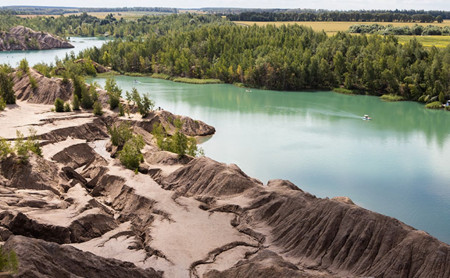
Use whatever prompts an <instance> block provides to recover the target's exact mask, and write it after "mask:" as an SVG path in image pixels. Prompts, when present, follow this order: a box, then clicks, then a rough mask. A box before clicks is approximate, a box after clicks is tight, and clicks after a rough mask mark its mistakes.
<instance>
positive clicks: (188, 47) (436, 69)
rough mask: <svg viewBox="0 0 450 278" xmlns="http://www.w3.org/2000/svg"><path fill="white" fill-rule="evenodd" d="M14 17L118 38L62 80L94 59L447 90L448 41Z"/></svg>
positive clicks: (206, 72)
mask: <svg viewBox="0 0 450 278" xmlns="http://www.w3.org/2000/svg"><path fill="white" fill-rule="evenodd" d="M10 16H12V15H6V16H5V15H4V16H3V17H0V18H1V19H2V20H1V24H0V26H1V28H5V26H7V25H11V24H13V25H14V24H15V23H12V22H7V20H5V17H10ZM17 20H18V21H21V20H22V21H24V22H25V23H27V25H28V26H30V27H32V28H35V29H36V30H44V31H50V32H54V33H58V34H61V33H64V34H67V35H91V36H93V35H99V34H103V33H104V32H110V33H111V34H114V36H116V37H117V38H116V39H115V40H111V41H109V42H108V43H106V44H104V45H103V46H102V47H101V48H91V49H88V50H85V51H83V52H81V53H80V54H79V55H78V56H77V57H75V55H68V56H66V58H65V59H63V60H62V61H58V62H57V65H56V68H66V72H65V73H64V71H63V72H62V73H61V71H59V73H58V75H60V76H61V75H63V76H65V78H67V77H70V76H71V75H73V74H74V73H77V74H83V73H85V74H86V73H87V74H95V70H94V69H93V67H92V64H91V63H90V61H95V62H98V63H100V64H102V65H104V66H109V67H111V68H112V69H113V70H115V71H117V72H119V73H122V74H123V73H139V74H146V75H150V74H153V75H154V76H171V77H183V78H196V79H218V80H220V81H222V82H225V83H230V84H233V83H234V84H238V85H240V86H247V87H254V88H263V89H272V90H289V91H298V90H311V89H335V88H337V91H340V92H352V93H362V94H371V95H385V94H390V95H393V96H398V98H394V99H405V100H414V101H421V102H433V101H440V102H445V101H446V100H447V99H448V98H449V96H450V46H448V47H446V48H442V49H438V48H436V47H431V48H425V47H424V46H422V45H421V44H420V43H419V42H418V41H417V40H415V39H412V40H411V41H410V42H408V43H405V44H400V43H399V42H398V40H397V38H396V37H395V36H391V35H387V36H386V35H384V36H383V35H365V34H362V35H352V34H349V33H345V32H339V33H337V34H336V35H333V36H327V35H326V34H325V33H324V32H315V31H313V30H312V29H311V28H307V27H303V26H299V25H289V26H284V25H283V26H280V27H275V26H272V25H267V26H261V27H258V26H256V25H255V26H251V27H247V26H246V27H243V26H237V25H235V24H234V23H232V22H230V21H228V20H226V19H224V18H222V17H218V16H214V15H192V14H183V15H168V16H144V17H142V18H140V19H138V20H130V21H124V20H120V21H117V20H116V19H115V18H114V17H113V16H108V17H106V18H105V19H103V20H106V21H108V22H112V23H111V24H107V23H102V21H103V20H101V19H98V18H95V17H91V16H89V15H87V14H83V15H80V16H68V17H58V18H52V17H47V18H41V17H36V18H32V19H17ZM80 22H82V24H81V25H79V23H80ZM88 22H90V23H88ZM22 23H23V22H22ZM75 26H78V27H75ZM74 28H75V29H74ZM80 58H85V61H87V63H84V67H85V68H84V69H83V68H81V69H80V68H79V67H80V65H79V64H76V63H74V61H75V60H77V59H80ZM62 64H64V65H62ZM77 65H78V66H77ZM75 66H76V67H77V68H74V67H75ZM37 68H40V70H41V71H43V72H45V73H44V74H46V75H48V74H50V73H51V72H52V69H49V68H48V67H46V66H43V65H38V66H37ZM69 73H70V74H69ZM72 78H73V77H72Z"/></svg>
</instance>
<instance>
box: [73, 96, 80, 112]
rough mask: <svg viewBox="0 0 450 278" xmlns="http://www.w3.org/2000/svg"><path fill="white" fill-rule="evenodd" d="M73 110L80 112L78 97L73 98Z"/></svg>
mask: <svg viewBox="0 0 450 278" xmlns="http://www.w3.org/2000/svg"><path fill="white" fill-rule="evenodd" d="M72 109H73V111H76V110H80V100H79V99H78V96H77V95H74V96H73V100H72Z"/></svg>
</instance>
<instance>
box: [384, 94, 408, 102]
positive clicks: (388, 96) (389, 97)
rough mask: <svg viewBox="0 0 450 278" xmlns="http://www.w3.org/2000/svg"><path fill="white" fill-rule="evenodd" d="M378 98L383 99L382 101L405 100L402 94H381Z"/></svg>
mask: <svg viewBox="0 0 450 278" xmlns="http://www.w3.org/2000/svg"><path fill="white" fill-rule="evenodd" d="M380 98H381V99H382V100H384V101H402V100H405V99H404V98H403V97H402V96H398V95H393V94H386V95H382V96H381V97H380Z"/></svg>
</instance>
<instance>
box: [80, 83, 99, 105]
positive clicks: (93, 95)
mask: <svg viewBox="0 0 450 278" xmlns="http://www.w3.org/2000/svg"><path fill="white" fill-rule="evenodd" d="M85 88H86V87H85ZM97 100H98V94H97V91H96V88H95V86H94V85H93V84H91V85H90V87H89V90H87V88H86V89H85V90H83V91H82V92H81V107H83V109H91V108H93V106H94V102H96V101H97Z"/></svg>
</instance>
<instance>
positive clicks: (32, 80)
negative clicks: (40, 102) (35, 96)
mask: <svg viewBox="0 0 450 278" xmlns="http://www.w3.org/2000/svg"><path fill="white" fill-rule="evenodd" d="M28 77H29V79H30V85H31V89H33V90H35V89H37V88H38V84H37V82H36V79H34V77H33V76H31V74H28Z"/></svg>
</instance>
